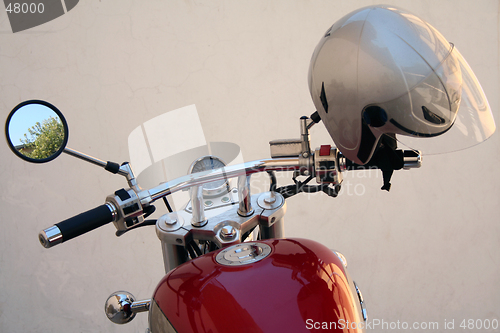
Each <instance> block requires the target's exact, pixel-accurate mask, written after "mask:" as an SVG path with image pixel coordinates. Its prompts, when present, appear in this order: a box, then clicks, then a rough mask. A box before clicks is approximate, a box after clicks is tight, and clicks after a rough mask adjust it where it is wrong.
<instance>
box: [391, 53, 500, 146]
mask: <svg viewBox="0 0 500 333" xmlns="http://www.w3.org/2000/svg"><path fill="white" fill-rule="evenodd" d="M402 98H406V99H410V101H406V102H407V103H408V102H409V104H410V105H411V106H412V112H411V116H409V117H406V118H404V119H401V120H398V119H392V120H391V123H392V124H393V125H394V126H395V127H397V130H395V133H396V134H403V135H397V140H398V141H399V142H400V143H401V144H402V145H404V146H406V147H408V148H411V149H417V150H420V151H421V152H422V153H423V154H424V155H432V154H440V153H445V152H451V151H457V150H462V149H466V148H469V147H472V146H474V145H476V144H478V143H480V142H483V141H484V140H486V139H488V138H489V137H490V136H491V135H492V134H493V133H494V132H495V128H496V126H495V121H494V119H493V115H492V113H491V110H490V106H489V104H488V100H487V99H486V96H485V94H484V92H483V89H482V88H481V85H480V84H479V81H478V80H477V78H476V76H475V75H474V72H473V71H472V70H471V68H470V67H469V65H468V64H467V62H466V61H465V59H464V58H463V57H462V55H461V54H460V52H459V51H458V50H457V49H456V48H454V49H453V50H452V52H451V53H450V56H448V57H447V59H446V60H445V61H444V62H443V63H442V65H441V66H440V67H438V68H437V69H436V70H435V71H434V73H433V74H431V75H429V76H428V77H427V78H426V79H425V80H424V81H423V82H422V83H420V84H419V85H418V86H417V87H415V88H414V89H412V90H411V91H410V93H409V94H408V95H405V96H403V97H402ZM398 100H399V99H398ZM394 102H396V101H393V102H389V103H394ZM401 102H402V101H400V103H401ZM407 105H408V104H407ZM382 107H384V106H382ZM450 126H451V127H450ZM407 135H411V136H407ZM412 136H413V137H412ZM415 137H417V138H415Z"/></svg>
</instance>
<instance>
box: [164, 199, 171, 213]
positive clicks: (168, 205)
mask: <svg viewBox="0 0 500 333" xmlns="http://www.w3.org/2000/svg"><path fill="white" fill-rule="evenodd" d="M163 202H164V203H165V206H167V209H168V212H169V213H172V212H173V210H172V207H170V204H169V203H168V200H167V197H163Z"/></svg>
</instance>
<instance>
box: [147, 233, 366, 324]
mask: <svg viewBox="0 0 500 333" xmlns="http://www.w3.org/2000/svg"><path fill="white" fill-rule="evenodd" d="M259 242H261V243H266V244H268V245H270V246H271V248H272V252H271V254H270V255H269V256H268V257H266V258H265V259H263V260H261V261H259V262H256V263H253V264H248V265H244V266H237V267H232V266H224V265H221V264H219V263H217V262H216V261H215V257H216V255H217V253H218V252H219V251H216V252H214V253H211V254H207V255H204V256H201V257H199V258H197V259H195V260H192V261H190V262H187V263H185V264H183V265H181V266H179V267H177V268H176V269H174V270H172V271H171V272H169V273H168V274H167V275H166V276H165V277H164V278H163V279H162V280H161V282H160V283H159V284H158V286H157V288H156V290H155V292H154V294H153V298H154V300H155V301H156V303H157V304H158V306H159V308H160V309H161V311H162V312H163V313H164V314H165V315H166V317H167V318H168V320H169V321H170V323H171V324H172V325H173V327H175V329H176V330H177V332H231V333H233V332H252V333H256V332H311V331H312V332H314V331H317V330H318V328H320V330H322V328H324V327H325V326H324V325H325V324H326V325H329V328H331V329H328V330H327V331H329V332H361V330H359V329H358V328H354V329H353V328H352V327H353V326H357V325H351V326H350V328H349V329H347V328H346V329H341V328H340V326H341V324H342V323H344V326H346V324H347V323H352V322H355V323H360V322H362V320H363V319H361V317H360V309H359V300H358V298H357V295H356V294H355V292H354V293H353V285H352V281H348V278H347V277H346V273H345V271H344V267H343V265H342V263H341V261H340V259H339V258H338V257H337V256H336V255H335V254H334V253H333V252H332V251H331V250H330V249H328V248H326V247H325V246H323V245H321V244H319V243H317V242H314V241H311V240H306V239H272V240H265V241H259ZM335 325H337V328H336V329H335V327H334V326H335ZM322 331H324V330H322Z"/></svg>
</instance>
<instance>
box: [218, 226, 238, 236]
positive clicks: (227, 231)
mask: <svg viewBox="0 0 500 333" xmlns="http://www.w3.org/2000/svg"><path fill="white" fill-rule="evenodd" d="M220 236H221V238H223V239H233V238H234V237H235V236H236V229H235V228H234V227H233V226H231V225H226V226H224V227H222V229H221V230H220Z"/></svg>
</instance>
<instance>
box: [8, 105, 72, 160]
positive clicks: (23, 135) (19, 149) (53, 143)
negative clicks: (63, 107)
mask: <svg viewBox="0 0 500 333" xmlns="http://www.w3.org/2000/svg"><path fill="white" fill-rule="evenodd" d="M5 135H6V137H7V142H8V143H9V147H10V149H11V150H12V151H13V152H14V153H15V154H16V155H17V156H19V157H20V158H22V159H23V160H25V161H28V162H33V163H44V162H48V161H51V160H53V159H54V158H56V157H57V156H59V155H60V154H61V153H62V151H63V150H64V148H65V147H66V144H67V143H68V136H69V131H68V124H67V123H66V119H64V116H63V115H62V113H61V111H59V110H58V109H57V108H56V107H55V106H54V105H52V104H50V103H48V102H45V101H39V100H30V101H26V102H22V103H21V104H19V105H17V106H16V107H15V108H14V109H13V110H12V111H11V112H10V114H9V116H8V117H7V122H6V123H5Z"/></svg>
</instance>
